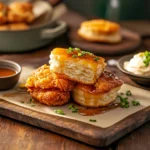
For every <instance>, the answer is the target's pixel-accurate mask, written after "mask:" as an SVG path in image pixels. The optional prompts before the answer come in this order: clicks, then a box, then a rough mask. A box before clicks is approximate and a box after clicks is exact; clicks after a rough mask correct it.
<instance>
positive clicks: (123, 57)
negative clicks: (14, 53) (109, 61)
mask: <svg viewBox="0 0 150 150" xmlns="http://www.w3.org/2000/svg"><path fill="white" fill-rule="evenodd" d="M134 55H135V54H130V55H125V56H122V57H121V58H120V59H119V60H118V63H117V67H118V68H119V70H121V71H122V72H123V73H126V74H128V75H131V76H134V77H138V78H145V79H150V77H148V76H143V75H136V74H134V73H132V72H129V71H127V70H125V69H124V67H123V65H121V63H124V62H125V61H130V58H132V57H133V56H134Z"/></svg>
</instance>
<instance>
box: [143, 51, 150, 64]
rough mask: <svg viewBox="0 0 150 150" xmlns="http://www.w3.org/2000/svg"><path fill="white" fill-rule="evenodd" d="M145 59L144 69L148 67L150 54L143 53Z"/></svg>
mask: <svg viewBox="0 0 150 150" xmlns="http://www.w3.org/2000/svg"><path fill="white" fill-rule="evenodd" d="M144 56H145V59H144V60H143V63H144V64H145V66H146V67H148V66H149V65H150V52H148V51H145V52H144Z"/></svg>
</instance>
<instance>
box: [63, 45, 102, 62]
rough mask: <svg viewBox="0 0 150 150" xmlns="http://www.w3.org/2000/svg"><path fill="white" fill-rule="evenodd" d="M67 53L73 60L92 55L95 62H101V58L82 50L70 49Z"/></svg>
mask: <svg viewBox="0 0 150 150" xmlns="http://www.w3.org/2000/svg"><path fill="white" fill-rule="evenodd" d="M66 52H67V53H68V54H70V55H71V56H72V57H73V58H78V57H83V56H86V55H90V56H92V57H93V60H94V61H99V60H100V58H99V57H97V56H95V55H94V54H92V53H90V52H86V51H83V50H81V49H80V48H72V47H69V48H68V49H66Z"/></svg>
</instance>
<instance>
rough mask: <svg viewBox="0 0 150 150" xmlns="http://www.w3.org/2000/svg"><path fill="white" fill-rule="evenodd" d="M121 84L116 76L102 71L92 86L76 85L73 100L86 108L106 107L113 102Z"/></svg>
mask: <svg viewBox="0 0 150 150" xmlns="http://www.w3.org/2000/svg"><path fill="white" fill-rule="evenodd" d="M122 84H123V82H122V81H121V80H120V79H119V78H118V77H117V76H115V75H114V74H112V73H110V72H107V71H104V72H103V73H102V75H101V76H100V77H99V78H98V80H97V82H96V83H95V84H94V85H85V84H77V85H76V86H75V88H74V89H73V99H74V101H75V102H77V103H79V104H80V105H82V106H86V107H102V106H108V105H109V104H110V103H112V102H113V101H115V99H116V96H117V94H118V90H119V89H120V88H121V85H122Z"/></svg>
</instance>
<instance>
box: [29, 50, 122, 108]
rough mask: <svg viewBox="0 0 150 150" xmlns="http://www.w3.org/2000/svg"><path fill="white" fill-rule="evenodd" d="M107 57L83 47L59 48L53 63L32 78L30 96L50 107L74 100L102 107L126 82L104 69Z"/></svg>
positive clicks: (52, 55)
mask: <svg viewBox="0 0 150 150" xmlns="http://www.w3.org/2000/svg"><path fill="white" fill-rule="evenodd" d="M105 67H106V63H105V59H104V58H102V57H99V56H96V55H94V54H92V53H90V52H87V51H82V50H81V49H79V48H68V49H64V48H55V49H54V50H53V51H52V52H51V54H50V66H49V65H43V66H42V67H40V68H38V69H37V70H36V71H35V72H34V73H33V74H32V75H31V76H29V77H28V79H27V82H26V87H27V89H28V92H29V93H30V95H31V96H32V97H33V98H34V99H35V100H38V101H39V102H41V103H43V104H47V105H49V106H56V105H63V104H65V103H67V102H68V101H69V99H70V95H72V97H73V100H74V101H75V102H76V103H78V104H80V105H82V106H86V107H102V106H107V105H109V104H110V103H112V102H113V101H114V100H115V99H116V96H117V92H118V90H119V89H120V87H121V85H122V84H123V82H122V81H121V80H119V79H118V77H116V76H115V75H114V74H112V73H110V72H107V71H104V70H105Z"/></svg>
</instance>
